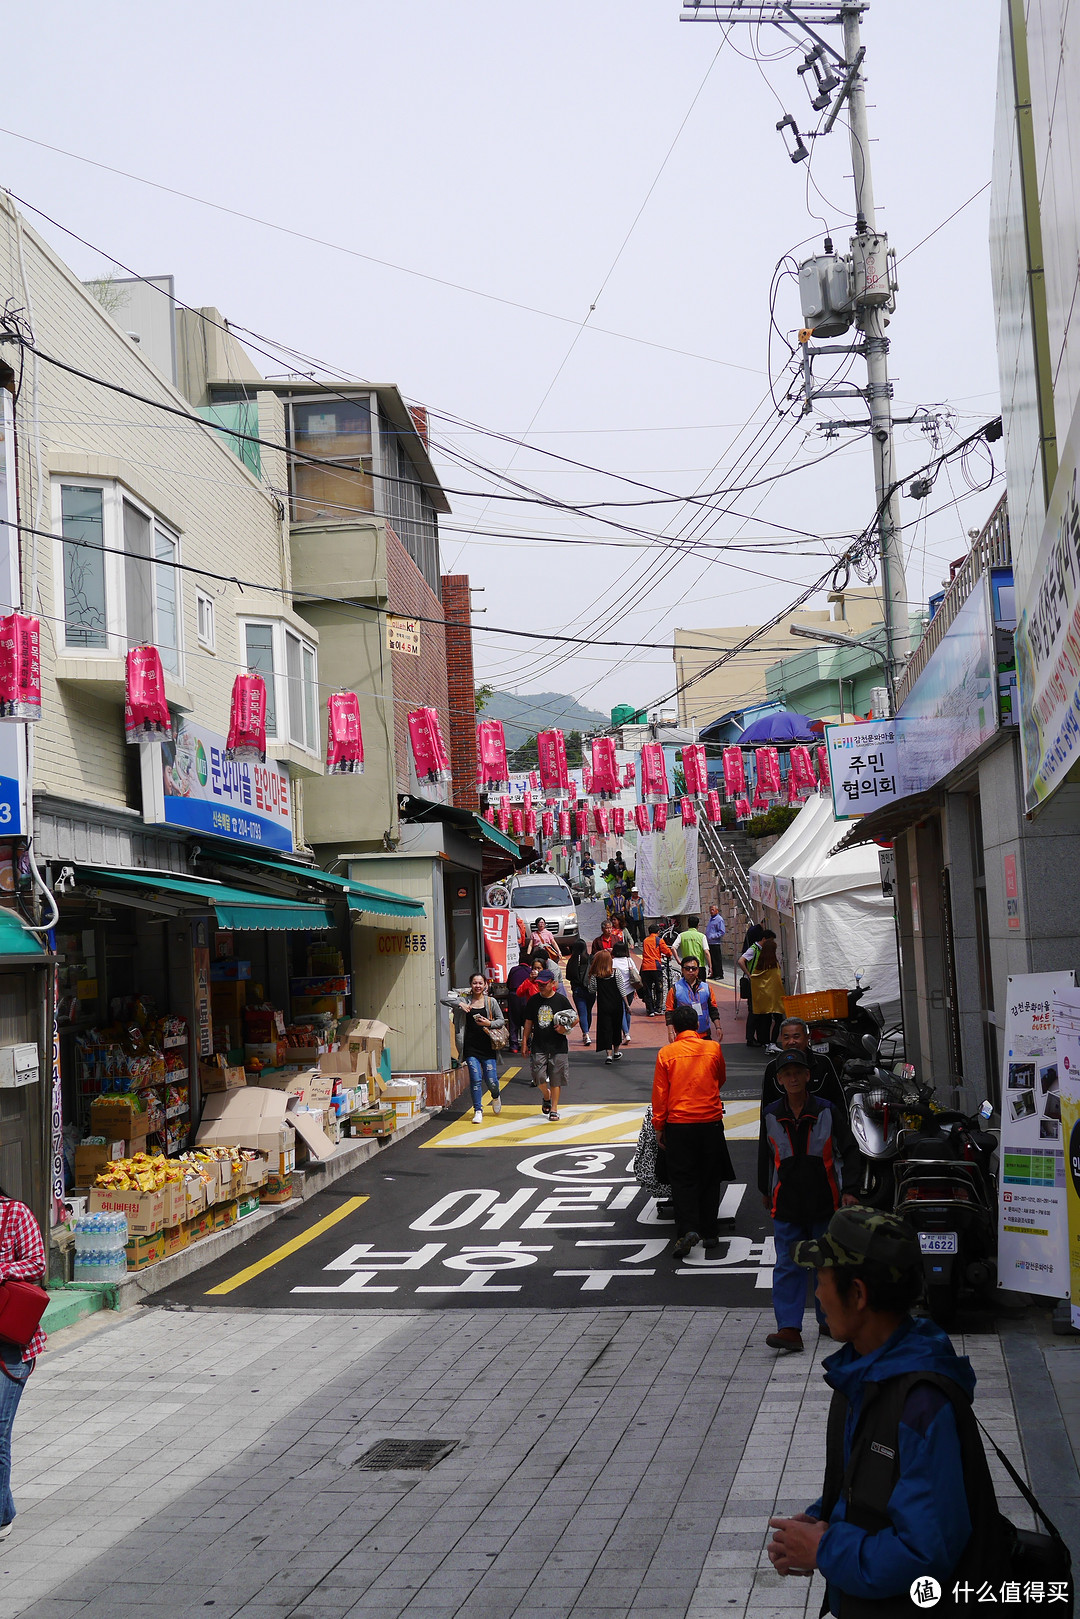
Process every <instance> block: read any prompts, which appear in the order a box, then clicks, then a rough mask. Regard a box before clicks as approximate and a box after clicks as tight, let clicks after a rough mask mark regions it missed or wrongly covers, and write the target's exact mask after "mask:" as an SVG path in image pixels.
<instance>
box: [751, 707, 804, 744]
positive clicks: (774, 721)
mask: <svg viewBox="0 0 1080 1619" xmlns="http://www.w3.org/2000/svg"><path fill="white" fill-rule="evenodd" d="M818 740H819V739H818V738H817V737H816V736H815V735H814V733H813V731H812V730H811V729H810V721H809V720H808V719H807V717H806V715H805V714H789V713H788V712H787V710H786V709H784V710H781V712H780V713H778V714H763V715H762V716H761V718H760V719H758V720H755V721H754V723H753V725H748V726H747V727H746V730H745V731H744V732H743V734H742V735H741V736H740V738H739V742H738V745H739V747H740V748H749V747H761V746H763V745H764V744H765V743H768V742H817V741H818Z"/></svg>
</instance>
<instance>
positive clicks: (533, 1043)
mask: <svg viewBox="0 0 1080 1619" xmlns="http://www.w3.org/2000/svg"><path fill="white" fill-rule="evenodd" d="M536 988H537V993H536V994H535V995H534V996H533V998H532V1000H531V1001H530V1002H529V1004H528V1006H527V1007H526V1008H525V1028H524V1031H523V1033H522V1040H521V1049H522V1051H523V1052H527V1053H528V1055H529V1061H530V1063H531V1065H532V1082H533V1084H534V1085H538V1086H539V1087H540V1095H541V1097H542V1098H543V1101H542V1102H541V1105H540V1111H541V1112H542V1113H545V1114H546V1115H547V1117H548V1118H549V1119H551V1120H552V1121H555V1120H557V1119H558V1117H559V1097H560V1095H561V1094H562V1092H563V1091H564V1090H565V1089H566V1086H567V1085H568V1084H569V1082H570V1042H569V1041H568V1040H567V1038H566V1032H565V1031H566V1030H567V1029H572V1028H573V1027H574V1024H575V1023H576V1022H577V1013H576V1012H575V1011H574V1008H573V1007H572V1006H571V1005H570V1002H569V1001H568V1000H567V998H566V996H565V995H561V994H559V993H558V992H557V991H556V988H555V974H554V973H553V972H551V971H550V969H549V968H546V967H544V968H541V970H540V973H539V975H538V976H537V980H536ZM560 1013H562V1014H564V1015H563V1016H562V1017H560V1016H559V1014H560ZM556 1020H558V1021H556Z"/></svg>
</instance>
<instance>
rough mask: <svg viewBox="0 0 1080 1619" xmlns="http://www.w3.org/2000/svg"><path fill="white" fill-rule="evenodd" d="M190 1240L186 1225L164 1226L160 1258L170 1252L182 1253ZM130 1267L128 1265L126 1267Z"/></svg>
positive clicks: (165, 1257) (165, 1256)
mask: <svg viewBox="0 0 1080 1619" xmlns="http://www.w3.org/2000/svg"><path fill="white" fill-rule="evenodd" d="M190 1241H191V1235H190V1233H189V1231H188V1228H187V1226H186V1225H183V1224H178V1225H174V1226H166V1227H165V1229H164V1231H163V1232H162V1233H161V1247H162V1258H163V1259H168V1257H169V1255H170V1254H179V1253H182V1252H183V1250H184V1249H185V1248H186V1247H187V1245H188V1243H189V1242H190ZM131 1268H132V1267H131V1266H130V1265H129V1267H128V1269H129V1270H130V1269H131Z"/></svg>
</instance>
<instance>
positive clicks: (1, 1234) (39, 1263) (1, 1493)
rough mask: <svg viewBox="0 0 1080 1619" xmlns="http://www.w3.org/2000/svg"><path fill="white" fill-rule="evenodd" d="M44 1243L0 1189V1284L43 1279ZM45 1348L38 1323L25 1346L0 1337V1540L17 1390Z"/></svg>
mask: <svg viewBox="0 0 1080 1619" xmlns="http://www.w3.org/2000/svg"><path fill="white" fill-rule="evenodd" d="M45 1272H46V1263H45V1244H44V1242H43V1241H42V1239H41V1227H40V1226H39V1225H38V1223H37V1221H36V1220H35V1219H34V1216H33V1215H32V1214H31V1212H30V1210H29V1209H28V1208H27V1206H26V1204H25V1203H20V1202H19V1201H18V1199H17V1198H13V1197H9V1196H8V1195H7V1193H6V1192H4V1191H3V1190H0V1282H13V1281H20V1282H38V1283H40V1284H41V1285H42V1286H44V1282H45ZM44 1348H45V1334H44V1333H43V1332H42V1330H41V1328H40V1327H39V1328H38V1329H37V1331H36V1332H35V1333H34V1335H33V1337H32V1338H31V1339H30V1341H29V1343H28V1344H26V1345H25V1346H24V1345H22V1344H14V1343H9V1342H7V1341H6V1340H5V1339H0V1540H6V1539H7V1537H8V1535H10V1533H11V1529H12V1525H13V1523H14V1522H15V1501H14V1498H13V1496H12V1493H11V1430H12V1427H13V1425H14V1422H15V1413H16V1412H17V1411H18V1409H19V1401H20V1400H21V1398H22V1391H23V1389H24V1388H25V1387H26V1383H27V1379H28V1378H29V1377H30V1374H31V1373H32V1372H33V1370H34V1366H35V1365H36V1363H37V1357H38V1356H39V1355H40V1354H41V1351H42V1350H43V1349H44Z"/></svg>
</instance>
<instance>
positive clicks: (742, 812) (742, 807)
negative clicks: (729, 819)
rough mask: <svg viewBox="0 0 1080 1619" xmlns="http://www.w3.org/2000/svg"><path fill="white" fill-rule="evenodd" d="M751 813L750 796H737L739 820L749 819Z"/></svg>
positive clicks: (737, 816) (736, 806)
mask: <svg viewBox="0 0 1080 1619" xmlns="http://www.w3.org/2000/svg"><path fill="white" fill-rule="evenodd" d="M750 814H751V810H750V800H749V799H748V798H737V799H736V800H735V819H736V820H737V821H748V820H749V819H750Z"/></svg>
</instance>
